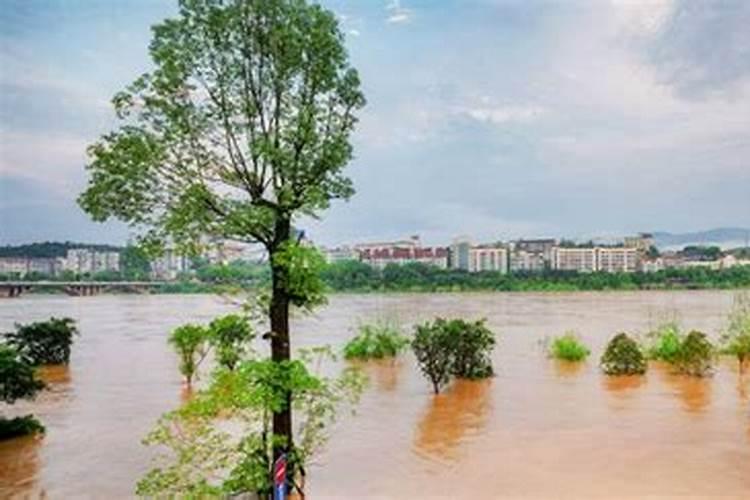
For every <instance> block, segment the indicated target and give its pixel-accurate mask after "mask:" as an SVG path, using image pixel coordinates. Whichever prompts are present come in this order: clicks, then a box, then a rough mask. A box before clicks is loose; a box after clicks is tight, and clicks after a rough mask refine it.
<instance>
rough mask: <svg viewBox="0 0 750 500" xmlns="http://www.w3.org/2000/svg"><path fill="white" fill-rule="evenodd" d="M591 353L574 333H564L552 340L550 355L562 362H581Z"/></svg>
mask: <svg viewBox="0 0 750 500" xmlns="http://www.w3.org/2000/svg"><path fill="white" fill-rule="evenodd" d="M590 353H591V351H590V350H589V348H588V347H586V346H585V345H584V344H583V342H581V340H580V339H579V338H578V336H577V335H576V334H575V333H574V332H566V333H564V334H563V335H561V336H559V337H555V338H554V339H552V344H551V345H550V355H551V356H552V357H553V358H555V359H562V360H564V361H583V360H584V359H586V358H587V357H588V355H589V354H590Z"/></svg>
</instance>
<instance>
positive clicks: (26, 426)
mask: <svg viewBox="0 0 750 500" xmlns="http://www.w3.org/2000/svg"><path fill="white" fill-rule="evenodd" d="M43 432H44V426H43V425H42V423H41V422H39V420H37V419H36V418H34V416H32V415H26V416H23V417H15V418H5V417H0V441H1V440H3V439H12V438H15V437H20V436H28V435H29V434H37V433H43Z"/></svg>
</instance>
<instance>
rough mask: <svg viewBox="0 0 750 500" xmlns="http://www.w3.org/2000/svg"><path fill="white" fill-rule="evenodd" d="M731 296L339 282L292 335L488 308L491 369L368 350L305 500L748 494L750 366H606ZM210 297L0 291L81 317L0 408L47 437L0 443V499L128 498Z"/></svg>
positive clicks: (299, 338)
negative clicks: (58, 353) (192, 324)
mask: <svg viewBox="0 0 750 500" xmlns="http://www.w3.org/2000/svg"><path fill="white" fill-rule="evenodd" d="M731 300H732V293H730V292H669V293H666V292H665V293H662V292H627V293H621V292H617V293H571V294H561V293H555V294H520V293H519V294H499V293H498V294H460V295H451V294H438V295H351V296H349V295H337V296H333V297H331V299H330V303H329V305H328V306H327V307H325V308H322V309H320V310H319V311H318V312H317V313H316V314H314V315H312V316H306V317H297V318H295V320H294V321H293V330H294V331H293V336H294V342H295V343H296V345H297V346H312V345H320V344H326V343H327V344H331V345H333V346H337V347H338V346H341V345H342V344H343V343H344V342H345V341H346V339H347V338H348V337H349V336H351V335H352V333H353V330H354V329H355V328H356V325H357V323H358V322H360V321H368V320H373V319H376V318H379V317H390V318H396V319H398V320H399V321H401V322H403V323H404V324H407V325H410V324H412V323H413V322H415V321H421V320H424V319H428V318H431V317H433V316H435V315H443V316H454V315H459V316H463V317H467V318H480V317H486V318H487V319H488V324H489V326H490V327H491V328H492V329H493V330H494V331H495V332H497V334H498V338H499V341H500V343H499V346H498V348H497V350H496V352H495V354H494V363H495V368H496V371H497V376H495V377H494V378H492V379H490V380H486V381H481V382H458V383H454V384H453V385H452V386H450V387H449V388H448V389H447V390H446V391H445V393H444V394H441V395H439V396H437V397H434V396H433V395H432V394H431V393H430V386H429V384H428V383H427V381H426V380H424V379H423V378H422V377H421V376H420V374H419V372H418V370H417V368H416V366H415V364H414V360H413V358H412V357H411V356H410V355H405V356H403V357H402V358H401V359H399V360H398V361H395V362H379V363H370V364H367V365H366V366H365V367H364V369H365V371H366V372H367V373H368V374H369V376H370V379H371V383H370V386H369V388H368V389H367V391H366V392H365V394H364V395H363V398H362V401H361V403H360V405H359V407H358V410H357V413H356V415H354V416H351V415H349V414H348V413H347V414H344V415H342V417H341V419H340V421H339V422H338V423H337V424H336V425H335V427H334V429H333V433H332V437H331V440H330V442H329V443H328V445H327V447H326V449H325V451H324V452H323V453H322V454H321V455H320V456H319V457H318V458H317V459H316V460H315V464H314V465H313V466H312V467H310V470H309V478H308V492H309V496H308V497H309V498H312V499H316V498H341V499H344V498H368V499H370V498H371V499H376V498H377V499H380V498H382V499H386V498H458V499H462V498H466V499H469V498H471V499H474V498H644V497H651V498H667V497H678V498H679V497H686V496H687V497H692V498H743V499H748V498H750V378H748V379H743V378H742V377H740V376H739V374H738V373H737V369H736V367H735V365H734V364H733V363H730V362H729V361H726V362H722V363H721V364H720V366H719V367H718V370H717V372H716V374H715V375H714V376H713V377H711V378H707V379H691V378H685V377H682V376H678V375H675V374H673V373H671V372H670V370H669V369H668V367H665V366H659V365H652V366H651V369H650V370H649V373H648V374H647V375H646V376H645V377H636V378H608V377H604V376H602V375H601V374H600V373H599V371H598V370H597V367H596V362H595V359H596V358H598V356H599V355H600V353H601V351H602V348H603V345H604V343H605V342H606V341H607V339H608V338H609V337H610V336H611V335H612V334H613V333H615V332H618V331H623V330H624V331H629V332H644V331H646V330H647V328H648V327H649V325H650V324H653V323H654V322H655V321H657V319H658V317H659V315H660V314H661V313H662V312H663V311H672V312H675V311H676V312H677V313H679V315H680V316H681V318H682V323H683V325H684V326H685V327H686V328H695V329H701V330H704V331H707V332H709V333H711V334H712V335H714V336H715V335H716V334H717V333H718V331H719V330H720V329H721V327H722V326H723V323H724V316H725V314H726V312H727V310H728V309H729V307H730V305H731ZM231 309H232V307H231V306H230V305H228V304H227V303H226V302H225V301H222V300H221V299H219V298H216V297H212V296H186V295H183V296H168V295H163V296H157V295H154V296H111V295H110V296H106V295H105V296H98V297H81V298H70V297H57V296H25V297H21V298H18V299H13V300H1V301H0V331H6V330H8V329H9V328H11V326H12V324H13V322H16V321H20V322H25V321H31V320H40V319H45V318H47V317H49V316H51V315H57V316H60V315H66V316H71V317H74V318H76V319H77V320H78V321H79V325H80V329H81V334H82V335H81V337H80V338H79V339H78V341H77V343H76V345H75V347H74V350H73V356H72V360H71V364H70V367H69V368H67V369H66V368H54V369H46V370H45V372H44V373H43V376H44V378H45V379H46V380H47V381H49V382H50V387H51V388H50V390H49V391H47V392H44V393H43V394H42V395H40V396H39V397H38V398H37V399H36V400H35V401H32V402H19V403H17V404H16V405H14V406H13V407H12V408H9V407H1V408H0V412H2V413H3V414H13V415H15V414H24V413H29V412H33V413H34V414H36V415H37V416H38V417H39V418H40V419H41V420H42V421H43V423H44V424H45V425H46V427H47V434H46V436H44V437H43V438H41V439H33V438H21V439H15V440H10V441H6V442H2V443H0V497H3V498H4V497H19V498H23V497H31V498H36V497H40V496H47V497H48V498H80V497H86V498H122V497H131V496H133V491H134V485H135V483H136V481H137V479H138V478H139V477H140V476H141V475H142V474H143V473H144V472H145V471H146V470H147V469H148V467H149V461H150V459H151V457H152V455H153V450H150V449H149V448H146V447H144V446H142V445H141V444H140V439H141V438H142V437H143V436H144V435H145V434H146V432H147V431H148V430H149V429H150V428H151V426H152V425H153V424H154V422H155V420H156V418H157V417H158V416H159V415H160V414H161V413H163V412H165V411H167V410H169V409H171V408H173V407H175V406H176V405H178V404H179V402H180V398H181V392H182V385H181V380H180V377H179V374H178V372H177V362H176V359H175V357H174V355H173V354H172V353H171V352H170V350H169V348H168V346H167V344H166V335H167V333H168V331H169V330H170V328H172V327H174V326H176V325H179V324H181V323H183V322H187V321H207V320H209V319H211V318H212V317H213V316H215V315H217V314H219V313H222V312H226V311H229V310H231ZM567 329H573V330H576V331H577V332H578V333H579V335H580V336H581V337H582V338H583V339H584V340H585V341H586V342H587V343H588V344H589V346H590V347H591V349H592V351H593V356H592V358H591V360H590V361H589V362H587V363H584V364H578V365H574V364H566V363H558V362H555V361H552V360H550V359H547V358H546V356H545V354H544V349H543V347H542V340H543V339H544V338H545V337H549V336H553V335H557V334H560V333H562V332H563V331H565V330H567Z"/></svg>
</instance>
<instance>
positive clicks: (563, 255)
mask: <svg viewBox="0 0 750 500" xmlns="http://www.w3.org/2000/svg"><path fill="white" fill-rule="evenodd" d="M551 254H552V268H553V269H556V270H558V271H577V272H579V273H592V272H594V271H596V270H597V260H596V248H591V247H586V248H564V247H554V248H553V249H552V252H551Z"/></svg>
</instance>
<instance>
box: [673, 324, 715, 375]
mask: <svg viewBox="0 0 750 500" xmlns="http://www.w3.org/2000/svg"><path fill="white" fill-rule="evenodd" d="M714 354H715V352H714V347H713V345H712V344H711V342H710V341H709V340H708V337H706V334H705V333H702V332H699V331H695V330H693V331H691V332H690V333H688V334H687V335H686V336H685V338H684V339H683V340H682V342H681V344H680V350H679V351H678V354H677V357H676V359H675V366H676V367H677V369H678V370H679V371H680V373H684V374H686V375H692V376H695V377H703V376H706V375H708V374H710V373H711V370H712V368H713V361H714Z"/></svg>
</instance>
